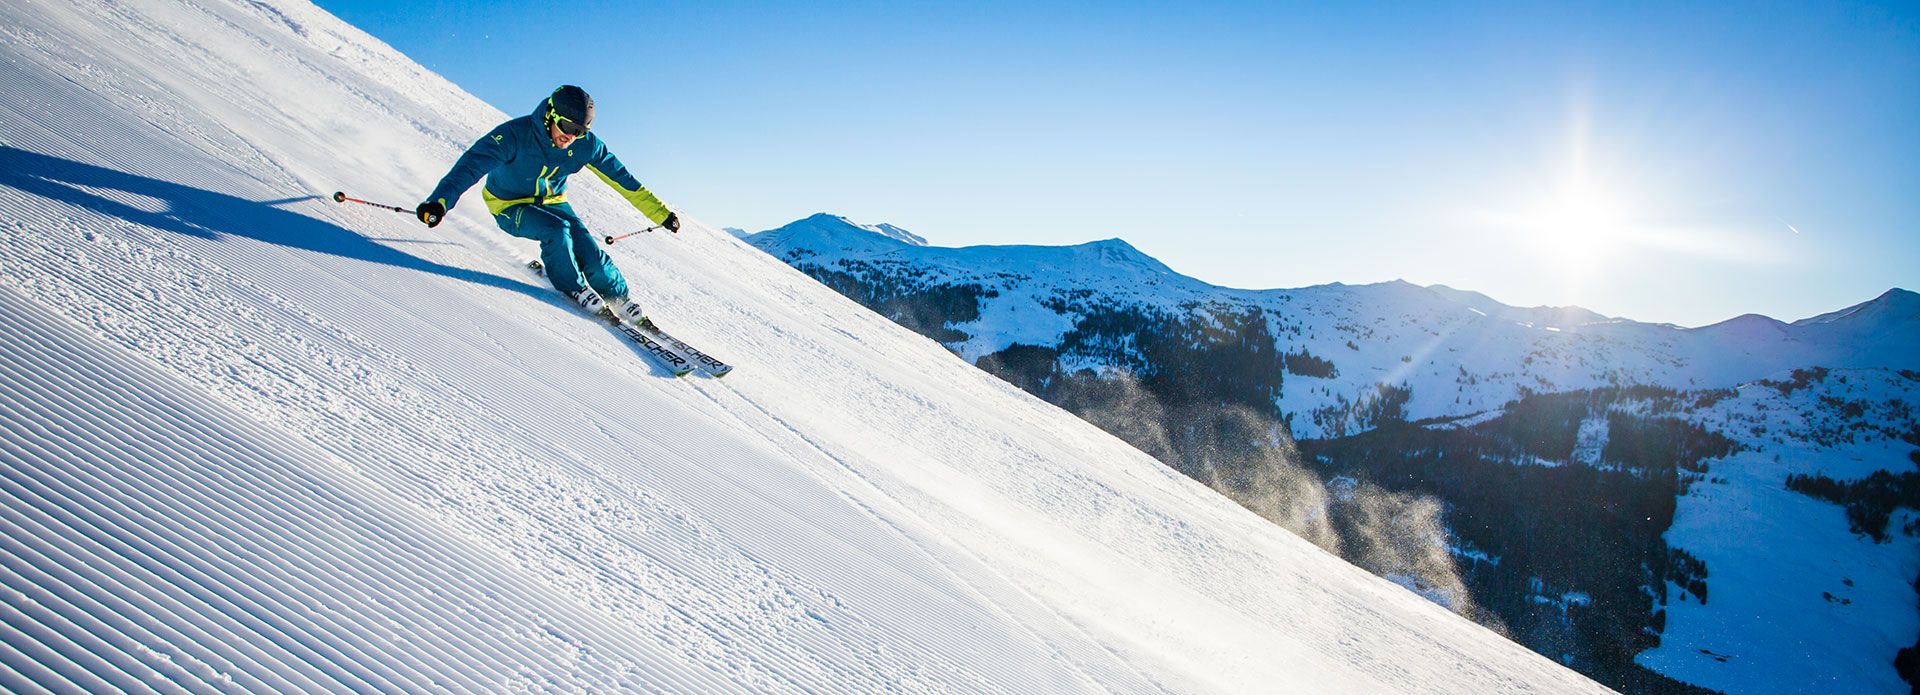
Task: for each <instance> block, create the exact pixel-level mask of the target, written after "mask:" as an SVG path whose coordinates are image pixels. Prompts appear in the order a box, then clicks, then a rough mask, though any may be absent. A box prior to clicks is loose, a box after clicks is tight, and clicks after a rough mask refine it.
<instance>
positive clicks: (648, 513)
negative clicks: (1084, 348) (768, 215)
mask: <svg viewBox="0 0 1920 695" xmlns="http://www.w3.org/2000/svg"><path fill="white" fill-rule="evenodd" d="M0 16H4V21H3V22H0V56H4V60H0V85H4V87H5V88H4V89H0V227H4V229H5V233H4V234H0V316H4V317H5V320H4V321H0V375H4V376H3V377H0V524H3V525H4V526H5V527H6V533H5V535H4V538H5V540H4V549H0V585H4V587H5V588H4V590H0V611H4V612H5V617H6V619H5V624H4V629H0V689H4V690H6V691H8V692H15V693H78V692H90V693H102V692H158V693H214V692H302V693H320V692H343V693H344V692H354V693H370V692H392V693H398V692H460V693H497V692H675V693H724V692H752V693H799V692H810V693H821V692H859V693H867V692H905V693H950V692H968V693H991V692H1022V693H1042V692H1044V693H1074V692H1129V693H1131V692H1168V693H1201V692H1220V693H1249V692H1351V693H1378V692H1420V693H1448V692H1450V693H1495V692H1555V693H1570V692H1602V691H1603V690H1604V689H1603V688H1601V687H1600V686H1598V685H1597V684H1595V683H1594V682H1592V681H1591V680H1589V679H1587V678H1585V677H1583V676H1581V675H1579V674H1578V673H1576V672H1574V671H1572V670H1569V669H1566V668H1564V667H1562V666H1561V665H1559V664H1556V663H1554V662H1553V661H1551V660H1549V659H1546V658H1543V657H1540V656H1538V655H1536V654H1534V653H1532V652H1530V651H1528V650H1526V649H1524V648H1522V647H1520V646H1518V645H1516V644H1514V643H1512V642H1510V641H1508V640H1506V639H1504V638H1502V637H1500V636H1499V635H1497V634H1495V633H1493V632H1491V631H1489V630H1486V629H1483V628H1481V627H1479V626H1476V625H1473V624H1472V623H1469V622H1468V621H1465V620H1462V619H1459V618H1457V617H1455V616H1454V615H1451V614H1449V613H1448V612H1447V611H1445V610H1443V609H1441V608H1439V607H1437V606H1435V605H1434V604H1432V603H1429V602H1428V601H1426V600H1424V599H1422V598H1420V597H1419V596H1417V595H1415V594H1414V593H1412V592H1410V591H1407V590H1406V589H1403V588H1401V587H1400V586H1397V585H1395V584H1393V583H1390V582H1387V581H1383V580H1380V579H1377V578H1375V577H1373V576H1371V575H1369V574H1368V573H1366V572H1363V571H1361V570H1359V569H1357V568H1355V567H1353V566H1351V565H1349V564H1347V563H1345V562H1343V561H1341V560H1339V559H1338V558H1336V557H1334V556H1332V555H1329V554H1327V553H1325V552H1323V551H1321V550H1320V549H1318V548H1316V547H1314V546H1313V545H1311V544H1309V543H1307V542H1305V541H1303V540H1301V539H1300V538H1297V537H1295V536H1293V535H1291V534H1288V533H1286V532H1283V531H1281V530H1279V529H1278V528H1276V527H1274V526H1272V525H1270V524H1268V523H1266V522H1264V521H1262V520H1261V519H1259V518H1258V517H1256V516H1254V515H1252V514H1250V513H1248V512H1246V511H1245V510H1243V509H1242V508H1240V507H1239V506H1237V505H1235V504H1233V503H1231V502H1229V501H1227V500H1225V499H1223V498H1221V497H1220V496H1218V495H1216V494H1214V493H1213V492H1212V491H1211V490H1208V489H1206V488H1205V487H1203V486H1201V485H1199V484H1196V483H1193V482H1192V481H1190V480H1188V479H1186V478H1184V477H1182V476H1179V475H1177V474H1174V473H1172V472H1171V471H1169V470H1167V469H1166V468H1165V467H1163V466H1161V465H1160V464H1159V463H1157V462H1156V461H1154V460H1153V459H1151V458H1149V457H1148V456H1146V455H1144V454H1142V453H1141V452H1139V451H1137V450H1135V449H1132V448H1130V447H1128V446H1126V445H1125V444H1123V443H1122V442H1120V441H1119V440H1117V439H1115V438H1113V437H1111V436H1108V435H1107V434H1105V433H1103V432H1101V431H1099V430H1096V429H1094V428H1092V427H1089V426H1087V425H1085V424H1084V423H1082V422H1080V421H1079V420H1077V419H1075V418H1073V417H1072V416H1070V415H1068V414H1067V413H1065V412H1063V411H1061V410H1059V409H1057V408H1054V407H1052V406H1049V405H1047V404H1045V403H1043V402H1041V401H1039V400H1037V399H1034V398H1031V397H1028V396H1027V395H1025V394H1023V393H1021V392H1019V391H1018V390H1016V389H1013V388H1011V387H1009V386H1007V385H1006V384H1004V383H1002V382H1000V381H998V380H996V379H994V378H992V377H990V376H987V375H985V374H982V373H981V372H980V371H979V370H977V369H975V368H974V367H972V366H970V365H968V364H966V363H965V362H963V361H962V360H959V359H955V358H954V357H953V356H952V355H951V354H950V353H949V352H948V351H946V350H945V349H943V348H941V347H940V346H939V345H937V344H936V343H934V342H932V341H929V340H926V339H924V338H922V337H920V336H918V335H915V334H913V333H911V332H909V331H907V330H905V329H902V328H901V327H899V326H897V325H895V324H893V323H892V322H890V321H888V320H886V319H885V318H884V317H881V316H878V315H875V314H874V313H872V312H870V311H868V310H866V309H864V308H862V307H860V306H859V305H857V304H855V303H853V302H850V301H848V300H846V299H845V298H843V297H841V296H839V295H838V294H835V293H834V292H832V291H831V290H829V289H827V288H825V287H822V286H821V285H820V284H819V283H817V282H815V281H814V280H812V279H809V278H807V277H805V276H804V275H802V274H800V273H798V272H795V271H793V270H792V269H790V268H788V267H786V266H785V265H783V264H781V263H779V262H778V261H776V260H774V259H772V258H768V257H767V256H765V255H764V254H761V253H759V252H757V251H755V250H753V249H752V248H750V247H748V246H747V245H745V244H743V243H741V242H740V241H738V240H736V239H734V238H732V237H731V236H730V235H727V234H724V233H722V232H719V231H716V230H714V229H712V228H709V227H706V226H704V225H701V224H698V223H697V222H694V221H691V220H690V222H689V224H688V225H687V228H686V229H685V230H683V231H682V232H681V233H680V234H678V235H662V234H653V235H647V236H644V237H641V238H639V239H636V240H634V241H633V242H630V243H623V244H621V245H620V246H619V247H618V248H616V249H615V250H614V254H615V256H616V258H617V260H618V262H619V263H620V264H621V266H622V267H623V268H624V269H625V270H626V271H627V272H628V274H629V275H630V277H631V278H632V279H634V280H635V281H636V290H635V296H636V298H637V299H639V300H640V301H642V302H644V303H645V304H646V306H648V307H649V308H650V309H651V310H652V312H651V313H653V315H654V316H655V317H656V318H657V319H658V320H659V321H660V322H662V323H663V324H665V325H667V326H669V327H671V328H672V329H674V331H675V332H676V333H678V334H681V335H683V336H684V337H686V338H688V339H690V340H692V341H694V342H696V343H698V344H699V345H700V346H702V347H703V348H706V349H707V350H709V351H711V352H713V353H715V354H716V355H719V356H722V357H725V358H728V359H729V360H730V361H732V362H734V363H736V364H737V365H739V368H738V370H737V371H735V372H734V374H733V375H731V376H729V377H727V378H726V380H724V381H716V380H712V379H708V378H704V377H695V378H687V379H675V378H672V377H670V376H668V375H667V374H665V373H664V372H663V371H662V370H660V369H659V368H657V367H654V366H652V365H651V364H650V363H649V362H648V361H647V359H646V358H645V357H643V356H642V355H641V354H639V353H638V352H637V351H636V350H635V349H634V348H632V347H631V345H630V344H629V343H627V342H624V341H623V340H622V339H621V338H620V337H619V336H618V335H617V334H615V333H614V332H613V331H611V330H609V329H608V328H606V327H604V326H600V325H598V324H595V323H594V322H592V321H591V320H589V319H587V318H586V317H584V316H581V315H579V314H578V313H577V312H576V311H575V310H573V309H572V308H571V307H570V305H569V304H568V303H567V302H566V301H565V300H564V299H563V298H561V297H559V296H558V295H557V294H556V293H554V292H553V291H552V290H551V289H550V288H547V287H545V286H543V284H542V283H541V281H540V280H538V279H537V278H534V277H531V276H529V275H528V274H527V273H526V272H525V270H524V268H522V267H521V266H520V259H522V258H525V257H528V256H530V255H531V254H532V249H531V248H530V247H529V246H528V242H524V241H522V240H518V239H514V238H510V237H507V236H506V235H504V234H501V233H500V232H498V231H497V230H495V229H494V228H493V225H492V224H491V223H490V222H489V220H488V219H487V216H486V214H485V212H484V211H483V208H482V206H480V205H478V203H477V202H469V203H468V204H465V205H462V206H461V207H459V208H458V209H456V210H454V211H453V212H452V213H451V214H450V216H449V218H448V220H447V222H446V223H444V224H442V225H441V226H440V227H438V228H436V229H432V230H429V229H426V228H424V227H422V226H420V225H419V224H417V223H416V222H413V221H412V220H411V219H410V218H409V217H408V216H407V215H403V214H395V213H393V212H388V211H381V210H377V209H374V208H370V207H363V206H351V205H347V206H343V205H337V204H335V203H334V202H332V201H331V200H329V199H328V196H329V195H330V194H331V193H332V192H333V191H336V190H342V191H346V192H349V193H350V194H353V195H355V196H358V197H362V198H367V199H371V200H376V201H379V202H384V203H390V204H396V205H411V204H412V202H413V201H414V200H416V199H417V198H419V197H420V196H422V195H424V192H425V191H426V190H427V188H428V187H430V186H431V184H432V182H433V181H435V180H437V179H438V177H439V176H440V175H441V174H442V173H443V172H444V171H445V170H446V168H447V167H448V166H449V165H450V164H451V163H452V162H453V161H454V159H455V157H456V156H457V155H458V154H459V153H460V152H461V150H462V149H463V148H464V147H465V146H466V145H467V144H468V143H470V142H471V141H472V140H473V139H474V138H475V137H477V136H478V135H479V134H481V133H483V132H485V131H486V129H488V128H489V127H491V126H492V125H493V124H495V123H497V122H498V121H500V120H503V119H504V118H506V117H507V114H503V113H501V112H500V111H498V110H496V109H494V108H492V107H489V106H487V105H485V104H483V103H481V102H479V101H477V100H475V99H474V98H472V97H471V96H468V95H466V94H465V93H463V92H461V91H460V90H459V89H458V88H456V87H455V86H454V85H452V84H449V83H447V82H446V81H445V80H443V79H441V78H439V77H437V76H435V75H433V74H431V73H429V72H427V71H426V70H423V69H421V68H420V67H419V66H418V65H416V64H414V63H412V62H411V61H408V60H406V59H405V58H404V57H402V56H400V55H398V54H397V53H395V52H394V51H392V50H391V49H390V48H388V47H386V46H385V45H383V44H381V43H380V42H379V41H376V40H374V39H372V38H370V37H369V36H367V35H366V34H364V33H362V32H360V31H358V30H356V29H354V28H353V27H350V26H347V25H345V24H343V23H341V22H340V21H338V20H337V19H336V18H334V17H332V16H330V15H328V14H326V13H325V12H323V11H321V10H319V9H317V8H315V7H313V6H312V5H309V4H306V3H303V2H299V1H298V0H246V1H238V0H236V1H232V2H228V1H225V0H193V1H191V2H175V1H169V0H154V1H151V2H139V3H120V2H105V3H103V2H78V1H75V2H67V1H64V0H54V1H52V2H31V3H9V4H8V5H7V6H6V7H5V9H4V10H0ZM550 87H551V85H529V86H528V95H529V96H528V103H527V105H526V106H527V107H529V108H530V107H531V106H532V102H533V100H534V99H536V98H538V97H539V96H540V95H541V94H543V93H544V92H545V90H547V89H549V88H550ZM515 111H518V109H515ZM601 117H602V118H617V117H619V116H618V114H602V116H601ZM612 147H613V148H614V149H615V150H616V151H617V152H619V153H620V154H621V155H623V158H624V159H625V161H626V162H627V163H628V164H629V165H630V166H632V167H634V168H635V169H636V170H637V171H638V172H640V173H641V175H642V177H643V178H644V179H646V180H648V182H649V183H650V184H652V185H653V188H654V190H656V191H657V192H660V193H661V194H662V195H663V196H664V197H666V199H667V200H669V201H671V200H673V198H674V196H673V190H674V187H673V185H672V181H671V172H664V171H655V170H653V169H651V168H650V167H649V166H648V165H647V163H646V162H647V157H646V153H644V152H636V151H631V150H623V149H621V143H612ZM580 184H581V185H578V186H576V187H575V189H574V191H573V193H572V197H573V198H574V203H575V206H576V208H577V209H579V210H580V211H581V212H582V214H583V215H585V217H586V220H587V221H588V222H589V223H590V224H592V225H595V226H596V227H597V228H599V229H602V230H610V231H611V230H620V229H633V228H638V227H640V226H644V222H642V220H641V218H640V216H639V215H638V214H637V213H636V212H634V211H632V210H630V209H623V206H624V203H623V201H621V200H620V199H619V198H618V197H617V196H616V195H614V194H613V193H612V192H611V191H608V190H606V189H605V188H604V187H601V186H598V185H597V184H594V183H592V182H591V181H590V180H588V181H582V182H580ZM685 212H686V213H688V214H687V217H688V218H693V217H697V216H698V211H691V210H689V211H685ZM1124 251H1125V249H1122V248H1118V247H1114V248H1112V249H1108V250H1105V251H1097V252H1095V253H1094V254H1092V255H1093V256H1105V255H1108V254H1109V252H1112V253H1114V254H1118V255H1125V254H1124ZM1084 262H1089V263H1091V262H1098V259H1096V258H1089V259H1087V260H1085V261H1084Z"/></svg>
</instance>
